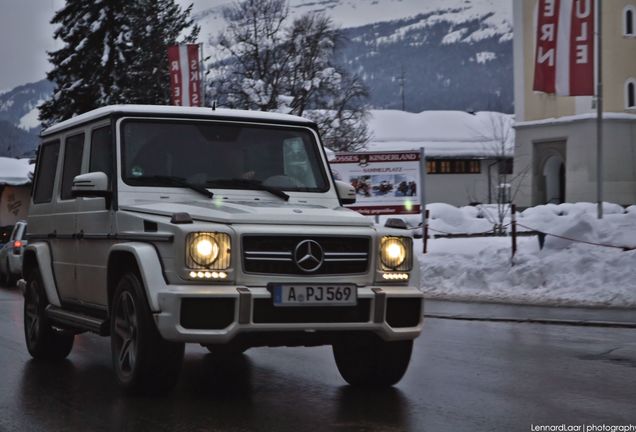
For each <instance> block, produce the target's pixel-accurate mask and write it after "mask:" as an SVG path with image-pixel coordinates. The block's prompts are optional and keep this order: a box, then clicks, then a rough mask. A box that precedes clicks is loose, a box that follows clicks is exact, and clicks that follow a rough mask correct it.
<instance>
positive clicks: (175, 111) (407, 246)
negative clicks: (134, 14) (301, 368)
mask: <svg viewBox="0 0 636 432" xmlns="http://www.w3.org/2000/svg"><path fill="white" fill-rule="evenodd" d="M41 136H42V139H43V142H42V144H41V146H40V148H39V152H38V160H37V164H36V169H35V180H34V190H33V196H32V200H31V205H30V208H29V216H28V223H29V239H30V240H31V242H30V244H29V245H28V247H27V250H26V252H25V256H24V277H25V280H24V281H21V283H20V285H21V287H22V288H23V289H24V296H25V306H24V311H25V314H24V321H25V323H24V324H25V325H24V328H25V339H26V345H27V348H28V350H29V352H30V354H31V355H32V356H33V357H35V358H48V359H52V358H64V357H66V356H67V355H68V354H69V352H70V351H71V349H72V346H73V341H74V335H75V334H77V333H80V332H84V331H92V332H95V333H98V334H100V335H103V336H110V341H111V351H112V360H113V366H114V367H113V369H114V371H115V375H116V377H117V380H118V381H119V383H120V384H121V385H122V386H123V387H124V389H126V390H127V391H131V392H146V391H151V392H153V391H162V390H167V389H170V388H172V387H173V386H174V385H175V384H176V382H177V377H178V373H179V370H180V368H181V363H182V359H183V354H184V343H187V342H190V343H198V344H201V345H203V346H205V347H207V348H208V349H209V350H210V351H211V352H212V353H215V354H218V355H239V354H240V353H242V352H243V351H245V350H246V349H248V348H251V347H258V346H316V345H332V346H333V353H334V357H335V361H336V365H337V367H338V369H339V371H340V373H341V375H342V376H343V378H344V379H345V380H346V381H347V382H349V383H350V384H352V385H370V384H371V385H379V386H390V385H393V384H395V383H397V382H398V381H399V380H400V379H401V378H402V376H403V375H404V373H405V371H406V369H407V367H408V364H409V361H410V356H411V349H412V344H413V339H415V338H416V337H417V336H418V335H419V334H420V331H421V328H422V324H421V319H422V312H423V296H422V293H421V292H420V290H419V289H418V285H419V284H418V282H419V278H418V275H417V271H418V267H417V266H414V265H413V261H414V258H413V247H412V236H411V233H410V231H409V230H404V229H399V228H391V227H377V226H374V224H373V221H372V220H369V219H367V218H365V217H364V216H362V215H360V214H358V213H356V212H354V211H352V210H349V209H347V208H344V207H343V206H342V205H343V204H349V203H353V202H354V201H355V195H356V194H355V191H354V189H353V187H352V186H351V185H349V184H347V183H344V182H338V181H335V180H334V179H333V177H332V175H331V170H330V169H329V166H328V165H327V158H326V155H325V152H324V150H323V148H322V145H321V141H320V137H319V134H318V127H317V125H316V124H315V123H313V122H311V121H309V120H306V119H303V118H300V117H295V116H288V115H280V114H272V113H260V112H248V111H238V110H213V109H210V108H186V107H161V106H125V105H121V106H110V107H104V108H99V109H97V110H94V111H91V112H89V113H86V114H82V115H79V116H77V117H74V118H73V119H70V120H66V121H64V122H62V123H60V124H58V125H55V126H52V127H50V128H49V129H47V130H45V131H43V132H42V133H41ZM246 173H248V174H249V175H246ZM308 367H310V366H308Z"/></svg>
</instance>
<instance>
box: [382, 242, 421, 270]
mask: <svg viewBox="0 0 636 432" xmlns="http://www.w3.org/2000/svg"><path fill="white" fill-rule="evenodd" d="M412 250H413V242H412V240H411V238H409V237H382V242H381V243H380V261H381V263H382V270H399V271H408V270H410V269H411V261H412V258H411V257H412V255H413V253H412Z"/></svg>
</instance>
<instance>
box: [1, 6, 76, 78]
mask: <svg viewBox="0 0 636 432" xmlns="http://www.w3.org/2000/svg"><path fill="white" fill-rule="evenodd" d="M63 4H64V0H0V10H2V13H0V58H1V59H2V61H1V62H0V90H8V89H11V88H13V87H16V86H18V85H21V84H26V83H29V82H34V81H39V80H41V79H43V78H45V72H46V71H47V70H48V69H49V64H48V61H47V56H46V51H47V50H48V51H50V50H54V49H55V48H56V46H57V45H56V42H55V41H54V40H53V26H52V25H50V24H49V21H51V18H52V17H53V13H54V11H55V10H57V9H58V8H60V7H61V6H62V5H63Z"/></svg>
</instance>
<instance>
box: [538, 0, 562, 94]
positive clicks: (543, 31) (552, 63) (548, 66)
mask: <svg viewBox="0 0 636 432" xmlns="http://www.w3.org/2000/svg"><path fill="white" fill-rule="evenodd" d="M559 6H560V1H559V0H539V14H538V20H537V40H536V47H537V50H536V55H535V63H534V85H533V86H532V89H533V90H535V91H541V92H545V93H555V92H556V59H557V53H556V50H557V30H558V27H559Z"/></svg>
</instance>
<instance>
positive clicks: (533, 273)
mask: <svg viewBox="0 0 636 432" xmlns="http://www.w3.org/2000/svg"><path fill="white" fill-rule="evenodd" d="M593 206H594V205H593V204H589V203H577V204H563V205H561V206H551V207H548V206H539V207H535V208H532V209H528V210H526V212H528V215H527V219H531V220H534V222H535V223H537V224H539V225H541V226H542V227H545V229H546V231H549V232H550V233H552V234H556V235H559V236H563V237H568V238H571V239H576V240H582V241H587V242H591V243H601V244H609V245H618V246H629V247H636V206H631V207H629V208H628V209H627V211H623V209H622V208H621V207H620V206H613V205H609V204H608V205H607V206H606V208H608V212H607V215H606V216H605V217H604V219H603V220H598V219H596V217H595V216H594V215H593V212H592V211H591V209H592V207H593ZM555 207H561V210H562V211H568V210H569V211H568V214H567V215H564V214H562V215H561V216H559V215H558V214H559V213H561V212H560V211H558V210H559V209H556V208H555ZM611 209H613V211H612V210H611ZM619 209H620V212H619ZM458 210H459V209H458ZM555 210H556V211H558V212H555ZM524 213H525V212H524ZM462 214H463V215H464V216H466V214H465V213H463V212H462ZM443 216H444V217H445V219H444V220H445V221H447V222H451V221H453V220H455V221H457V216H458V213H453V212H452V211H445V212H444V214H443ZM415 250H416V251H419V250H420V248H418V247H416V248H415ZM417 255H418V259H419V263H420V270H421V288H422V291H424V293H425V294H426V295H427V297H429V298H444V299H456V300H470V301H494V302H510V303H521V304H542V305H566V306H607V307H636V250H630V251H623V250H622V249H619V248H610V247H601V246H596V245H592V244H586V243H580V242H573V241H571V240H566V239H562V238H557V237H553V236H547V237H546V240H545V247H544V248H543V249H542V250H540V249H539V242H538V241H537V238H536V237H524V238H519V239H518V252H517V255H516V256H515V258H514V259H511V239H510V238H509V237H489V238H470V239H431V240H429V253H428V254H426V255H423V254H422V253H421V252H417ZM513 264H514V265H513Z"/></svg>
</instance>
